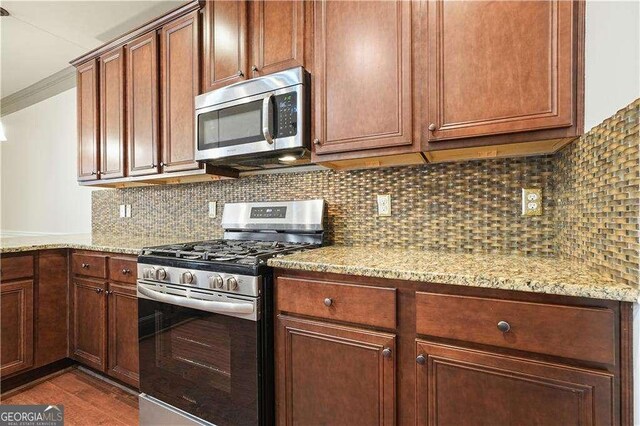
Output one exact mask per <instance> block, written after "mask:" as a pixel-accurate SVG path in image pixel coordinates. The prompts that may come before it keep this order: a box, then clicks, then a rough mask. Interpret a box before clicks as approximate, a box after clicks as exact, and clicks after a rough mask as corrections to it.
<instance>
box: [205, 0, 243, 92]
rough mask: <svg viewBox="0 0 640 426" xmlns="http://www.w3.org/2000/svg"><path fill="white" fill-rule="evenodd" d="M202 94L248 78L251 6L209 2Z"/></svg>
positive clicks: (240, 2) (206, 12) (206, 8)
mask: <svg viewBox="0 0 640 426" xmlns="http://www.w3.org/2000/svg"><path fill="white" fill-rule="evenodd" d="M203 34H204V46H203V49H204V70H203V83H202V91H203V92H208V91H211V90H214V89H218V88H220V87H223V86H227V85H229V84H231V83H236V82H238V81H242V80H244V79H246V78H247V77H246V76H247V71H248V70H247V68H248V67H247V3H246V2H245V1H241V0H240V1H213V0H208V1H207V4H206V6H205V8H204V28H203Z"/></svg>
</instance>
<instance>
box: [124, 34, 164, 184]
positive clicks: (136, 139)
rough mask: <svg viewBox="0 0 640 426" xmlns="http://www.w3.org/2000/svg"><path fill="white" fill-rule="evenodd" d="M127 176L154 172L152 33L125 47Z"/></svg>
mask: <svg viewBox="0 0 640 426" xmlns="http://www.w3.org/2000/svg"><path fill="white" fill-rule="evenodd" d="M126 52H127V56H126V66H127V145H128V147H129V175H130V176H139V175H148V174H154V173H157V172H158V156H159V153H158V147H159V129H158V109H159V108H158V105H159V101H158V43H157V36H156V33H155V32H150V33H148V34H145V35H143V36H140V37H139V38H137V39H136V40H134V41H132V42H131V43H129V44H128V45H127V47H126Z"/></svg>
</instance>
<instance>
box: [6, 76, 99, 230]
mask: <svg viewBox="0 0 640 426" xmlns="http://www.w3.org/2000/svg"><path fill="white" fill-rule="evenodd" d="M1 121H2V124H3V125H4V129H5V134H6V137H7V141H6V142H0V156H1V159H0V175H1V177H2V178H1V183H0V185H1V191H2V192H1V197H0V202H1V216H0V220H1V222H0V229H1V230H2V232H7V231H8V232H16V233H60V234H67V233H69V234H72V233H84V232H91V190H90V189H88V188H82V187H80V186H79V185H78V183H77V182H76V169H77V167H76V152H77V150H76V143H77V135H76V132H77V129H76V89H75V88H74V89H71V90H68V91H66V92H62V93H60V94H58V95H56V96H54V97H52V98H49V99H46V100H44V101H42V102H40V103H37V104H35V105H32V106H30V107H27V108H25V109H22V110H20V111H17V112H14V113H13V114H9V115H6V116H4V117H2V118H1Z"/></svg>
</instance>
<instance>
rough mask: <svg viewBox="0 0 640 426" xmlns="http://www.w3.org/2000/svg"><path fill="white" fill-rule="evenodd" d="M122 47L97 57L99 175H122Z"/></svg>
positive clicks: (123, 141) (123, 90) (123, 165)
mask: <svg viewBox="0 0 640 426" xmlns="http://www.w3.org/2000/svg"><path fill="white" fill-rule="evenodd" d="M124 71H125V70H124V47H118V48H116V49H114V50H112V51H111V52H108V53H105V54H104V55H102V56H101V57H100V94H101V95H100V160H101V166H100V178H101V179H109V178H116V177H123V176H124V175H125V163H124V161H125V105H124V93H125V84H124V78H125V75H124Z"/></svg>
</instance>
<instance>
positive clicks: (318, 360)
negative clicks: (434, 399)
mask: <svg viewBox="0 0 640 426" xmlns="http://www.w3.org/2000/svg"><path fill="white" fill-rule="evenodd" d="M276 357H277V364H276V401H277V402H276V404H277V405H276V416H277V424H279V425H312V424H316V425H320V424H324V425H393V424H395V389H396V383H395V363H396V361H395V358H396V355H395V335H393V334H388V333H380V332H374V331H368V330H362V329H358V328H352V327H345V326H339V325H335V324H330V323H325V322H319V321H310V320H303V319H297V318H293V317H288V316H284V315H278V326H277V336H276Z"/></svg>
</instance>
